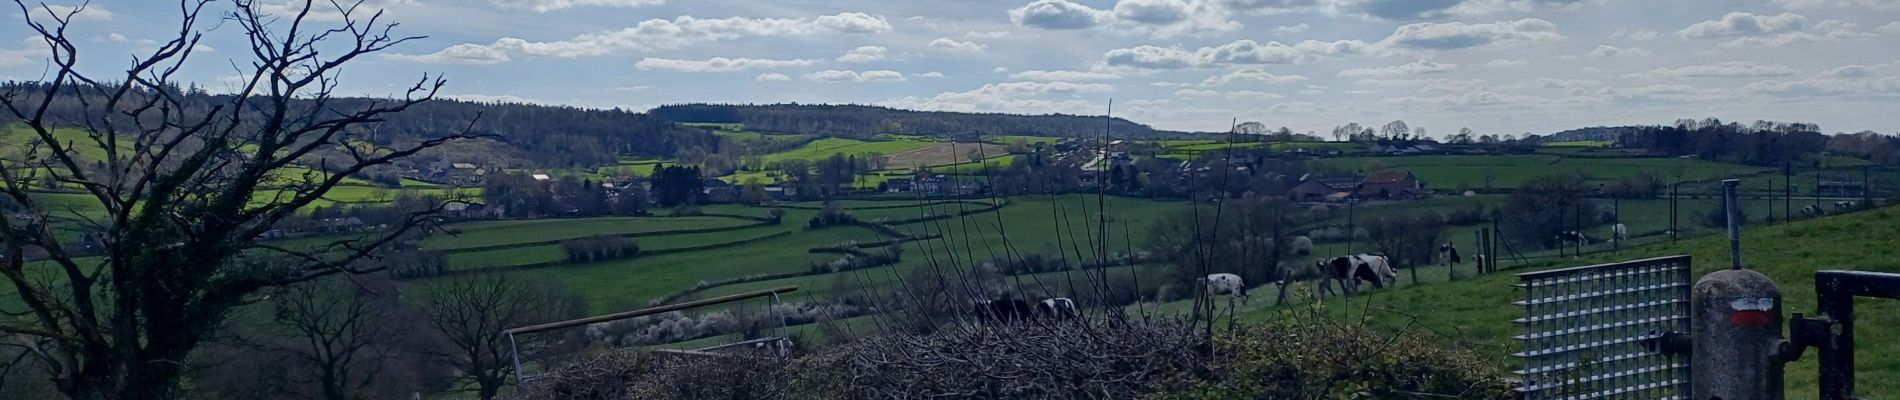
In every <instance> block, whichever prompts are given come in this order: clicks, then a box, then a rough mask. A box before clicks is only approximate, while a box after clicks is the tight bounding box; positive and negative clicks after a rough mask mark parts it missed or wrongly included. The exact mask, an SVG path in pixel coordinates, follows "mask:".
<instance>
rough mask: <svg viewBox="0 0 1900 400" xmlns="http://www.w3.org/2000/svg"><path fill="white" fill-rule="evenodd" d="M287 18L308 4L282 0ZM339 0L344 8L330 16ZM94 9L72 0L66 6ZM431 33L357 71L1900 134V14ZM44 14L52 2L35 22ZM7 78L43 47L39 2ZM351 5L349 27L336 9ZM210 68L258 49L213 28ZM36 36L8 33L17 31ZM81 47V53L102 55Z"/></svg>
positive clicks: (965, 104)
mask: <svg viewBox="0 0 1900 400" xmlns="http://www.w3.org/2000/svg"><path fill="white" fill-rule="evenodd" d="M258 1H259V2H262V3H272V6H273V7H277V8H279V9H287V8H289V7H287V6H289V5H293V4H291V3H295V2H299V1H302V0H258ZM163 3H167V2H165V1H145V0H138V1H134V0H103V1H94V2H93V5H92V8H91V9H90V10H88V11H87V12H85V13H83V14H81V18H80V21H78V22H77V23H76V25H77V26H76V27H74V28H73V31H74V32H75V34H74V36H76V37H83V38H86V39H85V41H84V42H83V43H82V45H84V46H85V48H84V49H83V50H82V54H85V55H89V56H90V57H85V58H84V59H85V62H86V64H87V65H88V66H89V68H93V69H94V70H97V71H110V70H111V68H115V67H119V68H122V66H123V65H125V63H126V62H127V61H128V60H129V59H130V58H129V54H131V53H132V52H137V51H149V49H150V48H152V46H153V45H152V42H151V40H155V39H160V38H163V37H164V36H165V35H166V32H167V31H168V30H173V29H175V27H176V25H177V19H178V18H177V16H176V15H175V14H176V5H175V4H172V5H167V4H163ZM326 3H327V2H326ZM67 4H71V3H67ZM366 6H367V7H370V8H375V9H381V10H383V11H384V12H385V13H387V16H386V18H389V19H391V20H395V21H400V22H401V23H402V26H401V27H399V28H398V32H399V33H404V34H411V35H426V36H428V37H427V38H425V39H421V40H416V41H413V42H410V43H406V44H404V45H402V46H401V47H398V48H396V49H394V50H393V51H390V52H387V53H386V54H383V55H381V56H378V57H373V58H370V59H365V60H362V61H360V62H358V63H357V64H356V65H355V66H354V67H353V68H351V69H349V70H348V71H346V75H345V76H344V78H345V80H346V82H347V84H346V85H345V86H344V87H343V89H344V91H346V92H350V93H353V94H364V95H389V94H392V93H396V91H397V90H399V89H400V88H401V87H403V85H405V84H406V83H409V82H412V81H413V80H414V79H415V78H416V77H418V76H420V75H421V74H423V73H442V74H446V75H447V76H448V78H449V79H450V81H451V83H450V87H449V89H448V92H449V93H450V94H452V95H453V96H455V97H459V98H466V99H484V100H509V101H523V102H534V103H548V104H566V105H575V106H583V107H603V108H605V107H623V108H628V109H640V110H643V109H646V108H650V107H652V106H655V105H661V104H670V103H684V102H739V103H774V102H801V103H859V104H879V105H887V106H892V107H901V108H914V109H930V110H953V111H992V112H1011V113H1052V112H1061V113H1073V114H1100V113H1102V112H1103V110H1104V109H1105V108H1106V107H1107V105H1108V102H1109V100H1110V99H1113V100H1114V101H1115V114H1116V115H1117V116H1122V117H1127V118H1130V119H1133V120H1135V121H1138V122H1143V123H1148V124H1151V125H1155V126H1156V127H1159V128H1164V129H1178V130H1209V131H1222V130H1225V129H1226V127H1227V126H1228V124H1229V121H1230V120H1231V119H1234V118H1238V119H1240V120H1242V121H1261V122H1264V123H1266V124H1268V125H1270V126H1287V127H1291V128H1293V129H1294V130H1296V131H1308V130H1313V131H1319V132H1327V131H1328V130H1330V129H1331V127H1333V126H1334V125H1338V124H1342V123H1345V122H1360V123H1364V124H1377V123H1383V122H1385V121H1390V120H1393V119H1404V120H1406V121H1407V122H1409V123H1410V124H1411V125H1412V126H1414V127H1425V128H1428V129H1429V130H1430V132H1431V133H1432V134H1433V135H1434V136H1442V135H1444V134H1448V133H1452V132H1455V131H1457V130H1458V129H1459V128H1461V127H1470V128H1472V129H1474V130H1476V131H1478V132H1480V133H1500V134H1502V133H1518V134H1521V133H1523V132H1536V133H1549V132H1552V131H1556V130H1561V129H1566V128H1574V127H1581V126H1592V125H1612V124H1651V123H1668V122H1670V121H1673V120H1674V119H1676V118H1681V117H1697V118H1700V117H1708V116H1714V117H1718V118H1723V119H1725V120H1749V121H1752V120H1756V119H1768V120H1782V121H1805V122H1814V123H1819V124H1821V125H1822V127H1823V128H1824V129H1826V130H1828V131H1859V130H1878V131H1882V132H1894V131H1896V130H1900V118H1896V117H1895V114H1894V113H1893V111H1894V109H1895V108H1896V106H1900V22H1896V20H1900V0H1757V1H1727V0H1668V1H1653V0H1033V1H1032V0H1003V1H992V0H956V1H898V0H769V1H736V0H369V3H368V4H367V5H366ZM36 12H37V11H36ZM8 15H9V16H10V17H11V21H12V23H9V24H6V25H5V26H4V27H0V79H34V78H36V77H38V76H40V74H41V72H42V71H43V70H44V67H43V65H44V63H43V61H41V60H42V59H43V57H44V55H43V52H44V51H43V50H40V48H42V47H44V46H40V45H36V44H35V43H33V42H32V41H30V40H26V39H27V37H28V36H29V35H28V33H29V32H28V31H27V30H26V29H25V28H24V27H23V26H22V25H21V24H20V23H19V21H21V20H22V14H21V12H20V11H17V10H15V11H12V12H11V13H10V14H8ZM332 16H333V15H332ZM202 28H205V29H207V30H208V32H207V34H206V37H207V38H208V39H207V41H206V42H205V44H206V46H207V48H206V49H204V50H205V52H204V53H203V54H200V55H199V56H198V59H197V60H196V62H195V63H194V64H193V68H192V69H191V70H190V71H189V72H188V73H187V79H189V80H193V81H197V82H201V83H203V84H204V85H206V86H210V87H213V88H216V87H218V86H220V85H221V83H220V82H221V77H225V76H230V75H233V69H232V67H231V66H232V65H233V63H234V62H236V63H238V64H240V65H241V64H242V63H243V62H244V61H245V60H242V59H238V60H233V59H234V58H241V57H243V56H245V55H246V54H247V53H246V52H245V51H244V48H245V44H244V43H243V42H242V41H241V38H238V37H236V35H238V34H239V32H237V31H236V29H235V28H236V27H235V26H233V25H232V24H216V23H207V24H204V25H203V26H202ZM9 36H10V37H14V38H17V39H13V40H6V39H5V38H6V37H9ZM82 57H83V56H82Z"/></svg>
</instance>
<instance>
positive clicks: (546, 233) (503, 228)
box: [422, 217, 757, 251]
mask: <svg viewBox="0 0 1900 400" xmlns="http://www.w3.org/2000/svg"><path fill="white" fill-rule="evenodd" d="M754 223H757V222H754V221H748V220H742V219H735V218H725V217H663V218H654V217H603V218H574V219H537V220H504V221H475V222H463V223H457V224H450V225H448V226H445V227H444V228H445V229H448V230H451V231H457V232H458V233H454V234H439V235H436V236H433V237H430V238H428V239H426V240H423V242H422V248H423V249H424V250H433V251H441V250H456V249H466V248H473V247H483V246H496V245H506V244H514V243H524V242H546V241H558V240H566V239H576V238H584V237H589V236H600V235H622V234H632V233H648V232H660V231H671V230H682V229H705V228H721V227H731V226H740V225H748V224H754Z"/></svg>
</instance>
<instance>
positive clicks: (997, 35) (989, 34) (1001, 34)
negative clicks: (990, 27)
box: [963, 31, 1015, 39]
mask: <svg viewBox="0 0 1900 400" xmlns="http://www.w3.org/2000/svg"><path fill="white" fill-rule="evenodd" d="M1014 36H1015V35H1014V34H1011V33H1009V32H1008V31H984V32H978V31H969V32H964V33H963V37H965V38H970V39H1008V38H1010V37H1014Z"/></svg>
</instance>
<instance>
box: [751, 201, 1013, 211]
mask: <svg viewBox="0 0 1900 400" xmlns="http://www.w3.org/2000/svg"><path fill="white" fill-rule="evenodd" d="M880 201H903V200H880ZM958 203H971V204H982V205H984V206H988V205H990V204H988V203H981V202H975V201H969V200H937V201H931V202H927V203H922V204H892V205H880V206H859V207H841V208H840V209H842V210H845V211H865V210H889V209H894V208H918V207H931V206H940V205H949V204H958ZM778 207H779V208H789V209H794V210H823V209H825V207H824V206H805V205H794V204H783V205H779V206H778Z"/></svg>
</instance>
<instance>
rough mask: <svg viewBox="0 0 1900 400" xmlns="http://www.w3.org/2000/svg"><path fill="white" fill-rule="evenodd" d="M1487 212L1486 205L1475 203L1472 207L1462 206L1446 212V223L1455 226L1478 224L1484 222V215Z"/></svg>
mask: <svg viewBox="0 0 1900 400" xmlns="http://www.w3.org/2000/svg"><path fill="white" fill-rule="evenodd" d="M1486 214H1487V213H1486V212H1485V210H1484V205H1482V204H1474V205H1472V206H1471V207H1470V208H1462V209H1457V210H1452V211H1451V212H1448V213H1445V223H1447V224H1451V225H1454V226H1472V225H1477V224H1479V223H1482V222H1484V216H1485V215H1486Z"/></svg>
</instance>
